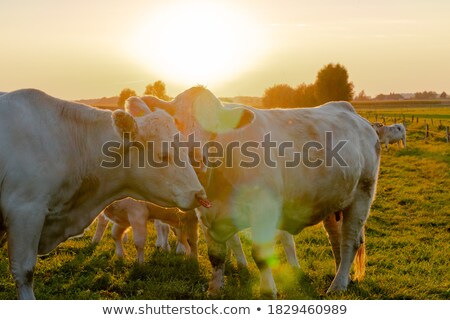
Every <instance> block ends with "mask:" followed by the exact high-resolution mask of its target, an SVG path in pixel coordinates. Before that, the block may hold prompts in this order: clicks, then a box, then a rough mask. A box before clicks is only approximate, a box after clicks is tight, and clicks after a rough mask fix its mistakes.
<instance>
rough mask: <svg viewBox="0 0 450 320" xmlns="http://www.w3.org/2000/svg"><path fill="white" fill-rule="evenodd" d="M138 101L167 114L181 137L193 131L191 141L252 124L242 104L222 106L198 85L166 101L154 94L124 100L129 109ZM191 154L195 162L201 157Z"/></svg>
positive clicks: (214, 136) (203, 139) (251, 113)
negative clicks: (173, 120) (193, 137)
mask: <svg viewBox="0 0 450 320" xmlns="http://www.w3.org/2000/svg"><path fill="white" fill-rule="evenodd" d="M142 102H144V103H145V104H146V105H147V106H148V107H149V108H151V109H152V110H154V109H155V108H160V109H163V110H165V111H167V112H168V113H170V114H171V115H172V116H173V117H174V119H175V123H176V125H177V127H178V128H179V130H180V131H181V132H182V133H183V134H184V136H185V137H188V136H189V135H191V134H194V135H195V141H199V142H201V143H202V144H204V143H206V142H208V141H211V140H215V138H216V137H217V135H218V134H227V133H232V132H233V131H234V130H240V129H241V128H243V127H245V126H247V125H249V124H250V123H252V122H253V119H254V116H255V115H254V113H253V112H252V111H251V110H249V109H247V108H245V107H242V106H231V107H226V106H224V105H223V104H222V102H221V101H220V100H219V99H218V98H217V97H216V96H214V95H213V94H212V93H211V91H209V90H208V89H206V88H204V87H202V86H197V87H193V88H190V89H188V90H186V91H184V92H182V93H180V94H179V95H178V96H176V97H175V99H173V100H172V101H169V102H167V101H163V100H160V99H158V98H157V97H154V96H144V97H141V102H138V101H137V100H136V99H135V98H133V99H129V100H128V103H129V105H130V108H131V105H139V104H141V103H142ZM195 156H196V160H197V161H198V160H199V157H201V155H200V154H198V153H197V154H196V155H195Z"/></svg>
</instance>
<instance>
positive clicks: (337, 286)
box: [327, 282, 347, 294]
mask: <svg viewBox="0 0 450 320" xmlns="http://www.w3.org/2000/svg"><path fill="white" fill-rule="evenodd" d="M345 290H347V286H346V285H343V284H336V283H334V282H333V283H332V284H331V286H330V287H329V288H328V290H327V294H331V293H339V292H342V291H345Z"/></svg>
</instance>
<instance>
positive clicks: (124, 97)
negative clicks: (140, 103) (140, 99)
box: [117, 88, 137, 108]
mask: <svg viewBox="0 0 450 320" xmlns="http://www.w3.org/2000/svg"><path fill="white" fill-rule="evenodd" d="M132 96H137V94H136V91H134V90H133V89H130V88H125V89H123V90H122V91H121V92H120V94H119V100H118V101H117V105H118V106H119V107H121V108H123V106H124V105H125V100H127V99H128V98H129V97H132Z"/></svg>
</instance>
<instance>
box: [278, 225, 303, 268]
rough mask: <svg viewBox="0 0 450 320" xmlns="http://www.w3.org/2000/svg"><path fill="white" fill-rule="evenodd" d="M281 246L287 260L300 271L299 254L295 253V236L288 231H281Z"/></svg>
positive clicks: (279, 233)
mask: <svg viewBox="0 0 450 320" xmlns="http://www.w3.org/2000/svg"><path fill="white" fill-rule="evenodd" d="M278 236H279V238H280V241H281V244H282V245H283V248H284V252H285V253H286V259H287V261H288V263H289V264H290V265H291V267H293V268H296V269H300V264H299V263H298V258H297V252H296V251H295V242H294V236H293V235H292V234H290V233H289V232H287V231H283V230H280V231H279V232H278Z"/></svg>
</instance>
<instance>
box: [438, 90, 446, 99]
mask: <svg viewBox="0 0 450 320" xmlns="http://www.w3.org/2000/svg"><path fill="white" fill-rule="evenodd" d="M439 98H441V99H447V92H445V91H442V93H441V95H440V96H439Z"/></svg>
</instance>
